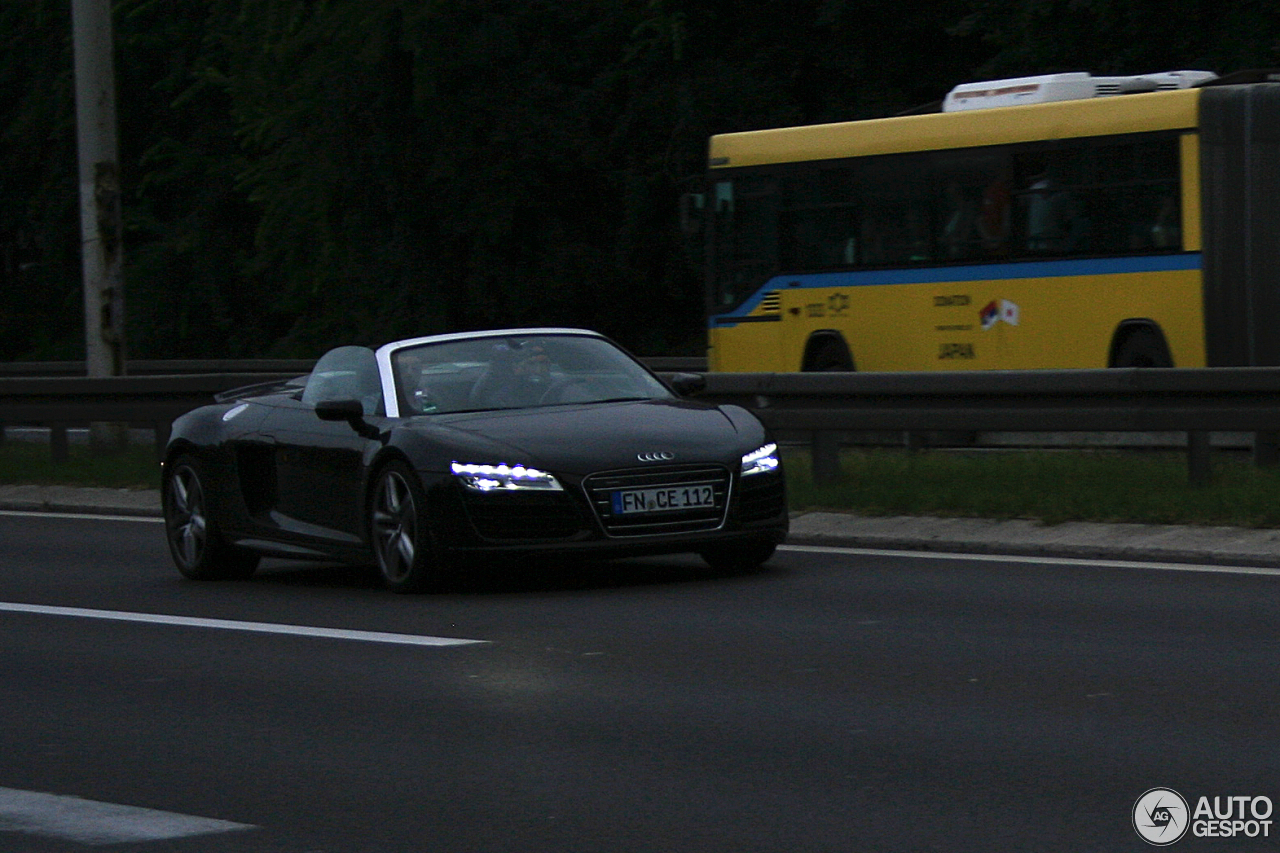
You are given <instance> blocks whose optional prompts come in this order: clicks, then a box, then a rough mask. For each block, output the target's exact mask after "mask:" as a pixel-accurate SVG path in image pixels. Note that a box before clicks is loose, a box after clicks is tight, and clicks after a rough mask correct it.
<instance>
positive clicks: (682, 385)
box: [667, 373, 707, 397]
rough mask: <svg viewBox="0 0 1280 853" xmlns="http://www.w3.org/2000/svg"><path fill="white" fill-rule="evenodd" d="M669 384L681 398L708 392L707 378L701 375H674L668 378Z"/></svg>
mask: <svg viewBox="0 0 1280 853" xmlns="http://www.w3.org/2000/svg"><path fill="white" fill-rule="evenodd" d="M667 384H669V385H670V386H671V390H672V391H675V392H676V393H677V394H679V395H680V396H681V397H688V396H689V395H690V394H697V393H698V392H699V391H705V390H706V388H707V377H705V376H703V375H702V374H701V373H674V374H672V375H671V376H670V377H668V378H667Z"/></svg>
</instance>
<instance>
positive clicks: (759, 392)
mask: <svg viewBox="0 0 1280 853" xmlns="http://www.w3.org/2000/svg"><path fill="white" fill-rule="evenodd" d="M647 361H648V362H649V363H650V364H651V365H652V366H653V367H654V368H656V369H658V370H659V371H662V372H672V371H683V370H687V369H688V368H689V367H699V366H701V363H700V361H699V360H696V359H647ZM228 364H237V363H233V362H229V363H228ZM277 364H278V363H277ZM290 366H294V367H296V366H297V365H296V364H293V365H290ZM304 372H305V371H304ZM294 375H298V371H294V370H290V371H286V372H283V373H272V372H252V371H239V372H232V373H204V374H192V375H186V376H175V375H165V376H125V377H111V378H107V379H88V378H85V377H69V376H62V377H53V378H34V377H13V376H3V375H0V423H3V424H44V425H50V426H55V427H61V428H65V426H66V425H72V424H84V423H88V422H90V421H117V422H129V423H133V424H137V425H144V426H152V427H154V428H155V429H156V430H157V441H158V442H163V441H164V440H166V439H167V436H168V431H169V425H170V424H171V423H172V421H173V419H174V418H176V417H177V416H178V415H180V414H182V413H183V412H186V411H188V410H190V409H192V408H195V407H196V406H199V405H202V404H204V403H208V402H210V401H211V399H212V397H213V395H214V394H215V393H217V392H219V391H224V390H227V389H229V388H234V387H237V386H241V385H249V384H253V383H256V382H263V381H268V380H272V379H277V378H288V377H290V376H294ZM698 397H699V399H703V400H707V401H711V402H718V403H736V404H739V405H742V406H744V407H746V408H748V409H751V410H752V411H754V412H755V413H756V414H757V415H758V416H759V417H760V418H761V419H762V420H763V421H764V422H765V423H766V424H767V425H768V426H769V427H771V428H773V429H775V430H781V431H802V432H806V433H809V434H811V435H812V437H813V450H814V453H813V460H814V473H815V476H817V477H818V478H819V479H824V480H825V479H830V478H832V477H834V476H835V475H836V473H837V472H838V470H839V460H838V452H839V446H840V436H841V434H842V433H847V432H856V431H901V432H903V433H915V432H927V431H978V430H984V431H989V430H1011V431H1026V432H1038V431H1046V432H1069V431H1117V432H1122V431H1140V432H1167V431H1184V432H1186V433H1187V434H1188V442H1187V453H1188V463H1189V470H1190V478H1191V481H1192V482H1193V483H1205V482H1208V480H1209V440H1208V439H1209V432H1210V431H1239V432H1253V433H1257V434H1258V440H1257V441H1256V442H1255V455H1256V456H1257V457H1258V459H1259V461H1260V462H1264V463H1274V462H1275V461H1276V431H1277V430H1280V368H1272V367H1242V368H1208V369H1136V368H1122V369H1111V370H1069V371H963V372H951V373H878V374H877V373H802V374H794V373H720V374H714V373H713V374H707V375H706V388H705V390H704V391H703V392H701V393H700V394H699V395H698ZM53 451H54V453H55V455H57V454H58V453H59V447H58V440H57V438H56V436H55V440H54V447H53ZM61 452H62V453H63V454H65V435H64V437H63V439H62V447H61Z"/></svg>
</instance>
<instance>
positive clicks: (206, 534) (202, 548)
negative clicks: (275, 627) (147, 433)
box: [162, 456, 259, 581]
mask: <svg viewBox="0 0 1280 853" xmlns="http://www.w3.org/2000/svg"><path fill="white" fill-rule="evenodd" d="M162 495H163V509H164V528H165V538H166V539H167V540H168V543H169V553H170V554H171V555H172V556H173V562H174V565H176V566H177V567H178V571H179V572H181V573H182V575H183V577H187V578H190V579H191V580H197V581H207V580H243V579H245V578H248V577H249V576H251V575H252V574H253V573H254V571H256V570H257V568H258V560H259V557H258V555H257V554H254V553H252V552H249V551H244V550H241V549H239V548H234V547H232V546H230V545H228V544H227V543H226V542H225V541H224V540H223V538H222V534H221V532H220V531H219V529H218V524H217V521H216V520H215V519H214V518H213V516H212V514H211V513H210V510H209V502H208V498H207V490H206V488H205V476H204V473H203V471H202V469H201V467H200V465H199V463H198V462H196V460H195V459H194V458H192V457H190V456H179V457H177V458H176V459H174V460H173V461H172V462H170V463H169V465H168V470H167V472H166V475H165V481H164V490H163V492H162Z"/></svg>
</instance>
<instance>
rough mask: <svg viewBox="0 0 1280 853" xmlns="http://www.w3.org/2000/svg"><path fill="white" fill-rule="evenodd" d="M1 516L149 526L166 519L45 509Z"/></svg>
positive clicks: (10, 511) (12, 511) (8, 511)
mask: <svg viewBox="0 0 1280 853" xmlns="http://www.w3.org/2000/svg"><path fill="white" fill-rule="evenodd" d="M0 515H11V516H16V517H18V518H75V519H79V520H80V521H141V522H145V523H147V524H164V519H163V518H160V517H159V516H155V515H97V514H94V513H86V512H53V511H50V510H43V509H30V510H28V509H0Z"/></svg>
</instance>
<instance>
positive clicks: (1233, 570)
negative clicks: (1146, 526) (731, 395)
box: [778, 545, 1280, 577]
mask: <svg viewBox="0 0 1280 853" xmlns="http://www.w3.org/2000/svg"><path fill="white" fill-rule="evenodd" d="M778 550H779V551H795V552H797V553H802V554H845V555H850V554H856V555H858V556H863V557H915V558H918V559H922V560H972V561H980V562H987V563H1038V564H1041V565H1049V566H1092V567H1095V568H1102V569H1151V570H1155V571H1161V572H1206V573H1211V574H1226V575H1265V576H1270V577H1280V569H1271V568H1267V567H1265V566H1225V565H1224V566H1217V565H1211V564H1205V563H1157V562H1142V561H1139V560H1103V559H1096V558H1089V557H1037V556H1034V555H1026V554H979V553H974V554H967V553H963V552H953V551H909V550H889V549H884V548H842V547H840V546H836V545H783V546H781V547H780V548H779V549H778Z"/></svg>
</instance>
